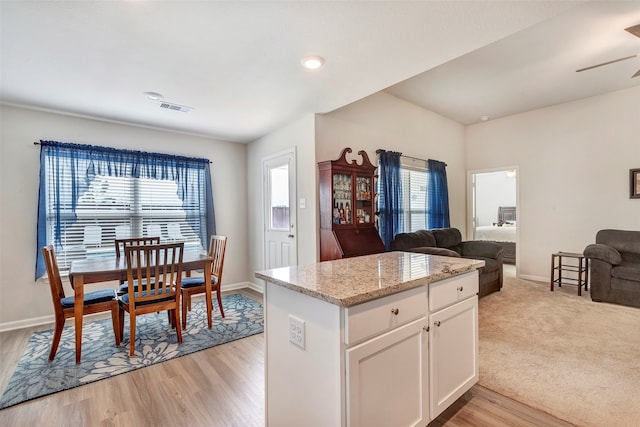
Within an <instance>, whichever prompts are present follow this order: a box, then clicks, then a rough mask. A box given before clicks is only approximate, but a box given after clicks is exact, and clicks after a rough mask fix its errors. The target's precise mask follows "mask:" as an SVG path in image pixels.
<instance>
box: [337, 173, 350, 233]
mask: <svg viewBox="0 0 640 427" xmlns="http://www.w3.org/2000/svg"><path fill="white" fill-rule="evenodd" d="M352 186H353V182H352V179H351V175H346V174H340V173H335V174H333V223H334V224H352V223H353V206H352V203H353V193H352Z"/></svg>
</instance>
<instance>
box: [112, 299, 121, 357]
mask: <svg viewBox="0 0 640 427" xmlns="http://www.w3.org/2000/svg"><path fill="white" fill-rule="evenodd" d="M119 311H120V305H119V304H118V300H113V301H112V302H111V322H112V323H113V335H115V336H116V347H120V313H119Z"/></svg>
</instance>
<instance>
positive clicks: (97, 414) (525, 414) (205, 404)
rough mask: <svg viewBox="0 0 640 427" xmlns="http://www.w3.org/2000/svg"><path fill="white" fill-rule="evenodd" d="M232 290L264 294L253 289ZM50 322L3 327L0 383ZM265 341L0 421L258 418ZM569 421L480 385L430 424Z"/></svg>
mask: <svg viewBox="0 0 640 427" xmlns="http://www.w3.org/2000/svg"><path fill="white" fill-rule="evenodd" d="M235 292H239V293H242V294H244V295H246V296H248V297H251V298H253V299H255V300H257V301H262V295H261V294H259V293H257V292H254V291H251V290H241V291H235ZM51 327H52V325H47V326H42V327H39V328H28V329H23V330H19V331H10V332H3V333H1V334H0V359H1V360H0V390H4V388H5V387H6V385H7V383H8V382H9V379H10V378H11V375H12V373H13V370H14V369H15V366H16V364H17V363H18V360H19V358H20V356H21V355H22V352H23V350H24V346H25V345H26V343H27V341H28V339H29V336H30V335H31V333H32V332H33V331H35V330H36V329H40V330H41V329H48V328H51ZM263 347H264V336H263V334H259V335H254V336H251V337H248V338H244V339H241V340H237V341H233V342H230V343H227V344H223V345H220V346H217V347H213V348H210V349H208V350H203V351H200V352H197V353H193V354H190V355H187V356H183V357H180V358H178V359H174V360H171V361H168V362H164V363H160V364H157V365H153V366H149V367H147V368H144V369H139V370H136V371H133V372H129V373H126V374H122V375H119V376H116V377H113V378H109V379H106V380H102V381H98V382H95V383H91V384H87V385H84V386H82V387H78V388H74V389H71V390H66V391H63V392H60V393H55V394H52V395H50V396H45V397H42V398H39V399H35V400H32V401H29V402H25V403H22V404H19V405H16V406H13V407H10V408H7V409H4V410H2V411H0V426H3V427H9V426H29V427H36V426H45V425H46V426H134V425H135V426H154V427H155V426H185V427H186V426H189V427H196V426H234V427H235V426H243V427H250V426H263V425H264V348H263ZM305 392H307V393H313V390H305ZM571 425H572V424H569V423H566V422H564V421H561V420H558V419H556V418H553V417H551V416H550V415H548V414H546V413H544V412H541V411H537V410H534V409H532V408H529V407H528V406H526V405H523V404H521V403H519V402H516V401H514V400H512V399H509V398H508V397H505V396H502V395H500V394H497V393H494V392H492V391H491V390H488V389H486V388H484V387H481V386H478V385H476V386H474V387H473V388H472V389H471V390H470V391H469V392H467V393H466V394H465V395H464V396H462V397H461V398H460V399H459V400H458V401H457V402H456V403H454V404H453V405H452V406H451V407H450V408H449V409H448V410H447V411H445V412H444V413H443V414H442V415H441V416H440V417H438V418H437V419H436V420H434V421H433V422H432V423H431V424H430V426H447V427H457V426H478V427H484V426H487V427H488V426H491V427H513V426H532V427H533V426H550V427H555V426H557V427H563V426H571ZM278 427H289V426H278ZM292 427H293V426H292ZM295 427H297V426H295ZM328 427H333V426H328Z"/></svg>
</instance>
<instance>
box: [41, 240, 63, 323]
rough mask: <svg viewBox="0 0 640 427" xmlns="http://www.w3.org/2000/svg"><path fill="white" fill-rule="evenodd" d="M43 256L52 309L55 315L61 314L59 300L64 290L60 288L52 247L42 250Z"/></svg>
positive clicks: (60, 283)
mask: <svg viewBox="0 0 640 427" xmlns="http://www.w3.org/2000/svg"><path fill="white" fill-rule="evenodd" d="M42 255H44V263H45V265H46V267H47V276H48V279H49V289H50V290H51V299H52V300H53V308H54V309H55V311H56V313H59V312H60V313H61V312H62V303H61V302H60V300H61V299H62V298H64V297H65V295H64V288H63V287H62V279H61V278H60V270H58V262H57V261H56V254H55V253H54V251H53V246H51V245H48V246H45V247H43V248H42Z"/></svg>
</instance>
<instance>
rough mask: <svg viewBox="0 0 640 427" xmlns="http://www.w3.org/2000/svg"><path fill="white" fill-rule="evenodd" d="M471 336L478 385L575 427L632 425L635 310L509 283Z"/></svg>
mask: <svg viewBox="0 0 640 427" xmlns="http://www.w3.org/2000/svg"><path fill="white" fill-rule="evenodd" d="M479 330H480V384H481V385H483V386H485V387H487V388H489V389H491V390H494V391H496V392H498V393H501V394H504V395H506V396H509V397H511V398H513V399H516V400H518V401H521V402H523V403H526V404H527V405H529V406H532V407H534V408H537V409H540V410H543V411H545V412H547V413H550V414H552V415H554V416H556V417H558V418H561V419H563V420H565V421H569V422H571V423H573V424H576V425H578V426H598V427H600V426H640V309H635V308H630V307H623V306H618V305H613V304H605V303H595V302H592V301H591V298H590V297H589V295H588V292H587V294H586V295H585V293H584V292H583V295H582V297H578V295H577V288H576V287H575V286H571V287H568V286H565V287H563V288H562V289H561V290H560V291H556V292H550V291H549V288H548V285H544V284H540V283H536V282H530V281H526V280H518V279H513V278H511V279H505V285H504V287H503V289H502V291H500V292H496V293H494V294H491V295H489V296H487V297H484V298H482V299H481V300H480V309H479Z"/></svg>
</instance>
